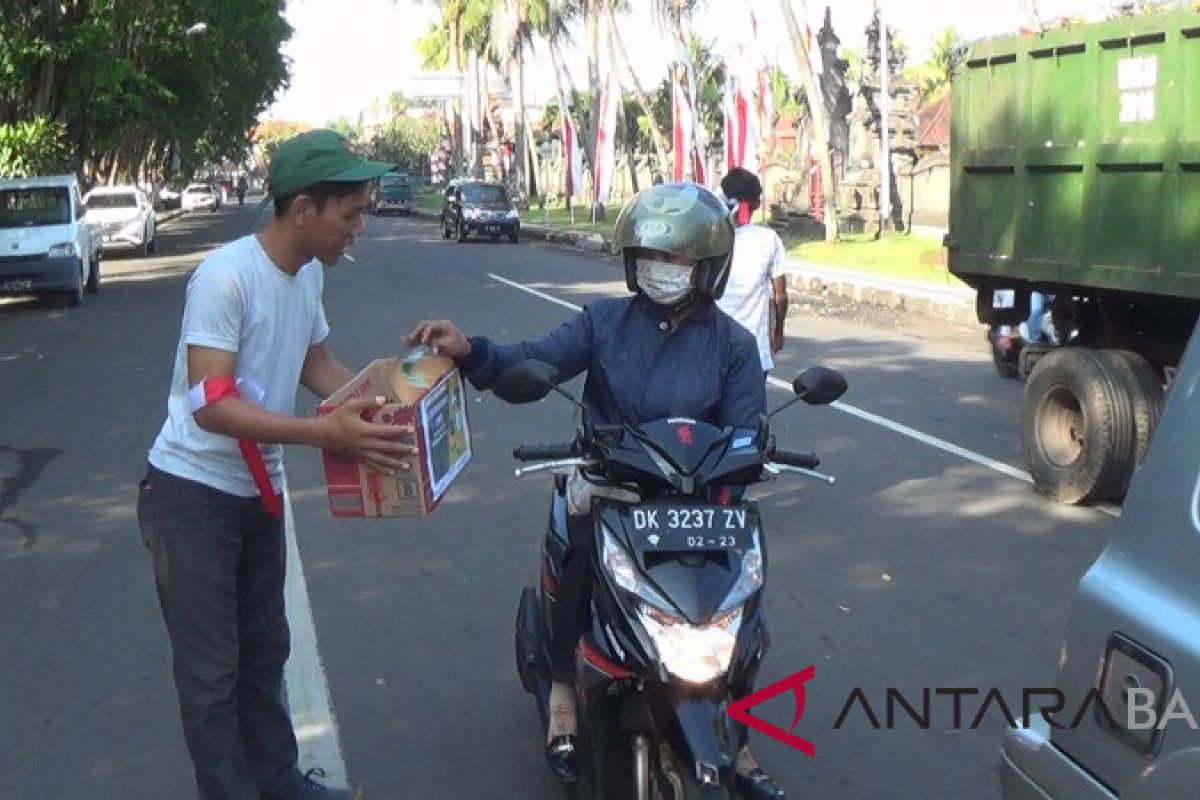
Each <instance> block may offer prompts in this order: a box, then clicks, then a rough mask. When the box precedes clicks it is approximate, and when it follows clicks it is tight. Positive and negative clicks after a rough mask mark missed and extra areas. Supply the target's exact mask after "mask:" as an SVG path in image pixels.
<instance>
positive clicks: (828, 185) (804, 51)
mask: <svg viewBox="0 0 1200 800" xmlns="http://www.w3.org/2000/svg"><path fill="white" fill-rule="evenodd" d="M779 5H780V7H781V8H782V9H783V20H784V22H785V23H787V29H788V36H789V37H790V38H791V40H792V50H793V51H794V53H795V55H796V61H797V63H798V65H799V67H800V78H801V80H802V81H803V83H804V96H805V97H807V98H808V99H809V102H808V110H809V113H808V121H809V128H810V130H809V134H810V135H811V136H812V140H813V145H814V146H815V147H816V149H817V162H818V164H817V166H818V169H820V171H821V188H822V190H823V191H824V193H825V205H824V208H825V241H827V242H836V241H837V239H838V215H837V197H836V195H835V193H834V190H833V162H832V160H831V159H830V151H829V120H828V119H826V116H825V102H824V100H823V99H822V98H823V97H824V96H823V95H822V94H821V92H820V90H819V89H818V88H817V81H816V76H814V75H813V72H812V61H810V60H809V52H808V44H807V43H806V42H805V40H804V35H803V34H802V33H801V32H800V25H799V24H798V23H797V22H796V13H795V11H793V10H792V2H791V0H779Z"/></svg>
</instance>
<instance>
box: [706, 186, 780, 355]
mask: <svg viewBox="0 0 1200 800" xmlns="http://www.w3.org/2000/svg"><path fill="white" fill-rule="evenodd" d="M762 191H763V190H762V183H761V182H760V181H759V180H758V176H756V175H755V174H754V173H752V172H750V171H748V170H745V169H742V168H741V167H734V168H733V169H731V170H730V171H729V174H727V175H726V176H725V177H724V178H722V179H721V193H722V194H724V195H725V199H726V200H727V201H728V202H729V203H730V204H731V205H733V209H732V213H733V214H734V224H735V225H737V232H736V236H735V239H734V245H733V264H732V266H731V267H730V269H729V283H727V284H726V285H725V294H724V295H722V296H721V299H720V300H718V301H717V305H718V306H719V307H720V309H721V310H722V311H724V312H725V313H726V314H728V315H729V316H731V317H733V318H734V319H735V320H737V321H738V322H739V323H741V325H742V327H744V328H745V329H746V330H748V331H750V333H752V334H754V338H755V340H757V342H758V355H759V359H760V360H761V361H762V368H763V372H764V373H767V372H770V371H771V368H772V367H773V366H775V359H774V356H775V354H776V353H778V352H779V351H780V350H782V349H783V341H784V338H783V323H784V320H785V319H786V317H787V310H788V293H787V278H786V276H785V275H784V265H783V260H784V249H783V242H782V241H780V239H779V234H777V233H775V231H773V230H771V229H770V228H767V227H764V226H762V225H755V224H754V223H753V222H751V219H752V217H753V215H754V212H755V211H757V210H758V208H759V206H760V205H761V204H762Z"/></svg>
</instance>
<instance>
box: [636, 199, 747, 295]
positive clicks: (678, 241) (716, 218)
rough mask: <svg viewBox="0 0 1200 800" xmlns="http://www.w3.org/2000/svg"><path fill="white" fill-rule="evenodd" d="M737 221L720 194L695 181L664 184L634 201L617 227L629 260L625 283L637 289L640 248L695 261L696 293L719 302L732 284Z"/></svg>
mask: <svg viewBox="0 0 1200 800" xmlns="http://www.w3.org/2000/svg"><path fill="white" fill-rule="evenodd" d="M733 237H734V227H733V221H732V220H731V219H730V218H729V209H727V208H726V207H725V204H724V203H722V202H721V200H720V198H718V197H717V196H716V195H715V194H713V193H712V192H710V191H709V190H708V189H705V188H704V187H703V186H699V185H697V184H695V183H660V184H658V185H657V186H652V187H650V188H649V189H646V190H645V191H644V192H640V193H639V194H638V195H637V196H636V197H634V198H633V199H632V200H630V201H629V202H628V203H627V204H626V205H625V207H624V208H623V209H621V213H620V215H619V216H618V217H617V224H616V226H615V227H614V228H613V247H614V248H616V249H617V251H618V252H620V253H621V256H622V258H623V259H624V261H625V285H626V286H628V287H629V291H631V292H637V291H640V290H639V289H638V285H637V260H636V258H635V253H636V251H637V250H638V249H640V248H645V249H648V250H658V251H661V252H663V253H670V254H671V255H673V256H677V257H679V258H686V259H689V260H694V261H696V268H695V280H694V285H695V289H694V291H693V294H695V295H698V296H699V297H700V299H702V300H708V301H711V300H718V299H720V297H721V294H722V293H723V292H724V291H725V284H726V282H727V281H728V280H729V264H730V260H731V258H732V256H733Z"/></svg>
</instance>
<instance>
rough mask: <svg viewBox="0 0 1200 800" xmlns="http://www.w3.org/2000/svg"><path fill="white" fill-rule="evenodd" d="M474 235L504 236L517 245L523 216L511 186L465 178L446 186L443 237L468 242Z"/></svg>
mask: <svg viewBox="0 0 1200 800" xmlns="http://www.w3.org/2000/svg"><path fill="white" fill-rule="evenodd" d="M471 234H480V235H483V236H490V237H491V238H492V241H495V240H496V239H499V238H500V237H501V236H507V237H508V240H509V241H510V242H512V243H513V244H516V243H517V241H518V240H519V239H520V237H521V217H520V215H519V214H518V213H517V207H516V206H515V205H513V201H512V198H511V197H510V196H509V194H508V189H507V188H505V187H504V186H502V185H500V184H498V183H480V182H478V181H463V182H461V183H457V184H455V183H452V184H450V185H449V186H448V187H446V191H445V193H444V194H443V195H442V238H443V239H449V238H450V237H451V236H455V237H457V239H458V241H460V242H464V241H466V239H467V237H468V236H470V235H471Z"/></svg>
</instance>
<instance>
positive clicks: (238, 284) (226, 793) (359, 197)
mask: <svg viewBox="0 0 1200 800" xmlns="http://www.w3.org/2000/svg"><path fill="white" fill-rule="evenodd" d="M390 167H391V165H390V164H381V163H374V162H370V161H365V160H364V159H362V158H361V157H359V156H358V155H356V154H354V153H353V152H352V151H351V149H350V147H349V145H348V143H347V142H346V140H345V139H344V138H343V137H342V136H340V135H338V134H337V133H334V132H333V131H323V130H318V131H310V132H309V133H306V134H302V135H300V136H297V137H295V138H293V139H290V140H288V141H287V142H284V143H283V144H281V145H280V146H279V148H278V150H277V151H276V153H275V155H274V157H273V158H272V160H271V165H270V168H269V178H268V181H269V183H268V196H269V197H270V199H272V200H274V214H273V216H272V218H271V220H270V222H269V223H268V224H267V226H266V227H265V228H264V229H263V230H262V231H261V232H259V233H258V234H256V235H250V236H246V237H244V238H242V239H239V240H237V241H235V242H232V243H230V244H227V245H225V246H224V247H221V248H219V249H217V250H216V251H214V252H213V253H212V254H210V255H209V256H208V258H206V259H205V260H204V261H203V262H202V263H201V264H200V266H199V267H197V268H196V271H195V272H194V273H193V274H192V277H191V280H190V281H189V282H188V287H187V300H186V305H185V307H184V311H183V324H182V330H181V332H180V337H179V345H178V348H177V349H176V354H175V367H174V375H173V377H172V381H171V390H170V395H169V397H168V400H167V420H166V422H165V423H164V424H163V426H162V429H161V431H160V432H159V434H158V437H157V438H156V439H155V441H154V444H153V446H152V447H151V448H150V454H149V458H148V460H149V466H148V468H147V474H146V477H145V479H144V480H143V481H142V482H141V484H140V485H139V491H138V503H137V513H138V524H139V527H140V529H141V534H142V542H143V543H144V544H145V545H146V547H147V548H148V549H149V550H150V553H151V556H152V560H153V564H154V577H155V585H156V587H157V589H158V598H159V604H160V605H161V607H162V612H163V619H164V621H165V622H166V626H167V633H168V634H169V636H170V640H171V652H172V656H173V662H174V676H175V686H176V690H177V692H178V695H179V704H180V711H181V715H182V717H183V730H184V738H185V739H186V741H187V747H188V752H189V754H190V755H191V758H192V764H193V765H194V767H195V773H196V783H197V785H198V788H199V792H200V796H201V797H203V798H205V800H317V799H318V798H325V799H326V800H329V799H331V798H332V799H336V800H342V799H343V798H351V797H354V796H356V795H355V794H354V793H352V792H351V791H350V790H346V789H335V788H331V787H328V786H325V785H322V784H321V783H319V782H317V781H316V780H314V779H313V773H314V770H309V772H307V773H302V772H301V771H300V769H299V767H298V765H297V747H296V737H295V734H294V732H293V730H292V725H291V720H290V717H289V715H288V710H287V707H286V705H285V701H284V697H283V667H284V663H285V662H286V661H287V657H288V649H289V631H288V625H287V618H286V616H285V615H284V601H283V582H284V564H285V559H286V553H285V544H284V543H285V537H284V530H283V514H282V508H281V500H280V495H279V492H280V490H281V488H282V485H283V445H285V444H307V445H311V446H313V447H319V448H323V449H326V450H331V451H334V452H337V453H340V454H342V455H344V456H347V457H349V458H354V459H357V460H359V461H362V462H364V463H367V464H370V465H371V466H372V467H374V468H376V469H379V470H382V471H395V470H397V469H402V468H403V462H404V458H405V457H406V456H408V455H410V454H411V453H412V447H411V446H410V445H408V444H405V443H403V442H401V441H399V440H398V439H397V437H398V436H403V435H407V434H410V433H411V429H408V430H401V429H399V428H396V427H392V426H390V425H383V424H377V423H373V422H366V421H364V420H363V419H362V418H361V417H360V415H361V414H362V412H363V411H365V410H367V409H369V408H372V407H375V406H377V405H379V404H380V403H381V402H382V399H381V398H362V399H359V400H356V401H351V402H349V403H347V404H345V405H344V406H342V407H341V408H340V409H339V410H338V411H336V412H334V413H332V414H330V415H328V416H325V417H310V418H299V417H296V416H295V415H294V407H293V406H294V401H295V396H296V389H297V388H298V386H300V385H303V386H304V387H305V388H307V389H308V390H309V391H311V392H313V393H314V394H316V395H317V396H318V397H327V396H329V395H330V394H332V393H333V392H334V391H335V390H337V389H338V388H340V387H341V386H343V385H344V384H345V383H346V382H347V381H349V380H350V379H351V378H353V376H354V373H352V372H351V371H350V370H349V369H348V368H347V367H345V366H344V365H343V364H341V362H339V361H338V360H337V359H335V358H334V357H333V355H332V354H331V353H330V351H329V348H328V347H327V346H326V343H325V342H326V337H327V336H328V335H329V325H328V323H327V322H326V321H325V310H324V307H323V305H322V300H321V291H322V287H323V285H324V274H323V271H324V269H325V267H326V266H332V265H333V264H334V263H335V262H337V260H338V259H339V258H340V257H341V255H342V254H343V253H344V252H345V250H346V248H347V247H349V246H350V244H351V243H352V242H353V240H354V238H355V237H356V236H358V235H359V234H360V233H361V232H362V215H363V211H364V210H365V209H366V207H367V203H368V199H369V187H370V182H371V181H373V180H374V179H375V178H378V177H379V176H380V175H382V174H383V173H384V172H386V171H387V170H388V169H389V168H390ZM316 774H318V775H320V774H322V773H320V772H319V771H316Z"/></svg>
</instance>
